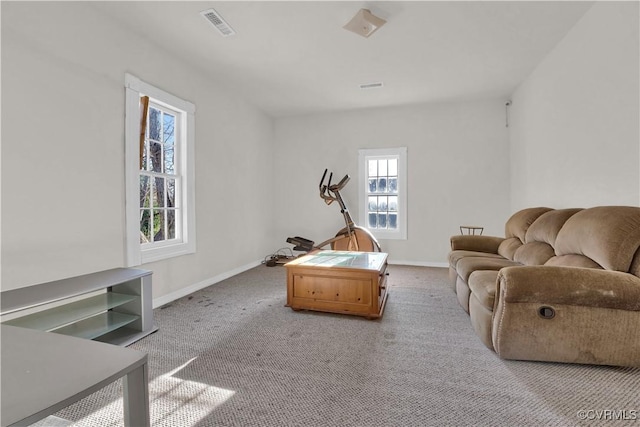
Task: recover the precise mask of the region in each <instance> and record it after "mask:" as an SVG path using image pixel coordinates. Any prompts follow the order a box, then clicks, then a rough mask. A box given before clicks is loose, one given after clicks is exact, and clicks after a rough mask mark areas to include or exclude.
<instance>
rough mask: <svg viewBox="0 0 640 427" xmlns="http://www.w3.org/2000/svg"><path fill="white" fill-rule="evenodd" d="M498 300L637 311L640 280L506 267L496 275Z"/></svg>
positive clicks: (624, 275)
mask: <svg viewBox="0 0 640 427" xmlns="http://www.w3.org/2000/svg"><path fill="white" fill-rule="evenodd" d="M498 299H502V301H503V303H544V304H564V305H572V306H585V307H598V308H611V309H618V310H631V311H640V278H639V277H637V276H634V275H633V274H629V273H623V272H619V271H610V270H599V269H593V268H579V267H562V266H522V267H505V268H503V269H502V270H500V272H499V274H498V289H497V292H496V302H497V300H498Z"/></svg>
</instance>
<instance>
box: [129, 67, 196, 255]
mask: <svg viewBox="0 0 640 427" xmlns="http://www.w3.org/2000/svg"><path fill="white" fill-rule="evenodd" d="M125 86H126V107H125V109H126V121H125V144H126V146H125V156H126V186H127V189H126V192H127V193H126V223H127V227H126V230H127V231H126V232H127V265H128V266H134V265H140V264H143V263H146V262H152V261H158V260H160V259H165V258H169V257H173V256H179V255H184V254H188V253H193V252H195V209H194V207H195V204H194V191H193V177H194V168H193V164H194V161H193V144H194V127H195V120H194V113H195V107H194V105H193V104H191V103H189V102H187V101H184V100H182V99H179V98H177V97H175V96H173V95H171V94H169V93H166V92H164V91H162V90H160V89H158V88H156V87H154V86H151V85H149V84H147V83H145V82H143V81H141V80H139V79H137V78H136V77H134V76H132V75H130V74H127V75H126V76H125Z"/></svg>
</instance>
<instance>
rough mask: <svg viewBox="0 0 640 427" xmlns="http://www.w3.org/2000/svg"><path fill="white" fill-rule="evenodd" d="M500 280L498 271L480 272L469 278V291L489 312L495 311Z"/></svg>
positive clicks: (472, 274) (475, 272)
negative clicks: (494, 304)
mask: <svg viewBox="0 0 640 427" xmlns="http://www.w3.org/2000/svg"><path fill="white" fill-rule="evenodd" d="M497 280H498V271H497V270H478V271H474V272H473V273H471V275H470V276H469V289H471V293H472V294H473V295H474V296H475V297H476V298H477V299H478V301H479V302H480V303H481V304H482V306H484V307H485V308H486V309H488V310H489V311H493V302H494V301H495V298H496V288H497Z"/></svg>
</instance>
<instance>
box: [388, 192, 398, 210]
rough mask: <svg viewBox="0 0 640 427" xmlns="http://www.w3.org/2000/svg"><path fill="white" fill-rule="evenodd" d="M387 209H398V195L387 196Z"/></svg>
mask: <svg viewBox="0 0 640 427" xmlns="http://www.w3.org/2000/svg"><path fill="white" fill-rule="evenodd" d="M389 211H390V212H397V211H398V196H389Z"/></svg>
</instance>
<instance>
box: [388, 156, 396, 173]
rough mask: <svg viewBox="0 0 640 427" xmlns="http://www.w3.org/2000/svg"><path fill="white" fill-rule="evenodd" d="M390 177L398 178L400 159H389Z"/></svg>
mask: <svg viewBox="0 0 640 427" xmlns="http://www.w3.org/2000/svg"><path fill="white" fill-rule="evenodd" d="M388 172H389V174H388V175H389V176H398V159H389V171H388Z"/></svg>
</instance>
